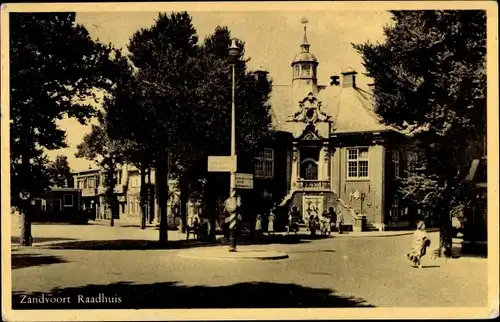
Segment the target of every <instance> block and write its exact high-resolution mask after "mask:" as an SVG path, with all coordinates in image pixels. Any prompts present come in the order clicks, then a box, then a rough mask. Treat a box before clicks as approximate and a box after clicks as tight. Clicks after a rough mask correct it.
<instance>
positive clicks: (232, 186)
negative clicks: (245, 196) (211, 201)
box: [228, 39, 241, 252]
mask: <svg viewBox="0 0 500 322" xmlns="http://www.w3.org/2000/svg"><path fill="white" fill-rule="evenodd" d="M228 51H229V56H231V58H232V93H231V157H232V158H233V159H234V158H235V157H236V107H235V93H234V92H235V87H236V84H235V77H236V76H235V74H236V71H235V65H236V59H237V57H238V55H239V54H240V51H241V49H240V48H239V47H238V46H237V45H236V40H235V39H232V41H231V46H230V47H229V48H228ZM234 170H235V169H232V170H231V172H230V182H229V199H230V200H231V199H232V200H234V201H235V200H236V172H235V171H234ZM237 220H238V218H237V215H236V210H235V211H234V212H233V213H232V214H230V222H229V244H230V245H229V251H232V252H235V251H236V236H235V234H236V222H237Z"/></svg>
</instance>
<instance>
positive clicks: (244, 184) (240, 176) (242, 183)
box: [236, 173, 253, 189]
mask: <svg viewBox="0 0 500 322" xmlns="http://www.w3.org/2000/svg"><path fill="white" fill-rule="evenodd" d="M236 189H253V174H250V173H236Z"/></svg>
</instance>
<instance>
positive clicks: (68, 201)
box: [63, 194, 73, 207]
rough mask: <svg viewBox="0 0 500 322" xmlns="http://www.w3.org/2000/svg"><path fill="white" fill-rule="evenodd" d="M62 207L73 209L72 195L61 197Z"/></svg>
mask: <svg viewBox="0 0 500 322" xmlns="http://www.w3.org/2000/svg"><path fill="white" fill-rule="evenodd" d="M63 206H64V207H73V195H69V194H66V195H64V197H63Z"/></svg>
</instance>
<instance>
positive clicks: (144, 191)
mask: <svg viewBox="0 0 500 322" xmlns="http://www.w3.org/2000/svg"><path fill="white" fill-rule="evenodd" d="M140 170H141V188H140V189H141V191H140V198H141V199H140V202H141V229H146V203H147V198H148V196H147V192H148V191H147V187H146V167H145V166H141V169H140Z"/></svg>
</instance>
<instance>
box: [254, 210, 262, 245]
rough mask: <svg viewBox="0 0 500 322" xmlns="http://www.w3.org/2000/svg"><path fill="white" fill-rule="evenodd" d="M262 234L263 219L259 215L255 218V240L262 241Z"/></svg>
mask: <svg viewBox="0 0 500 322" xmlns="http://www.w3.org/2000/svg"><path fill="white" fill-rule="evenodd" d="M261 234H262V217H261V216H260V215H257V217H256V218H255V239H256V240H257V241H260V237H261Z"/></svg>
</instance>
